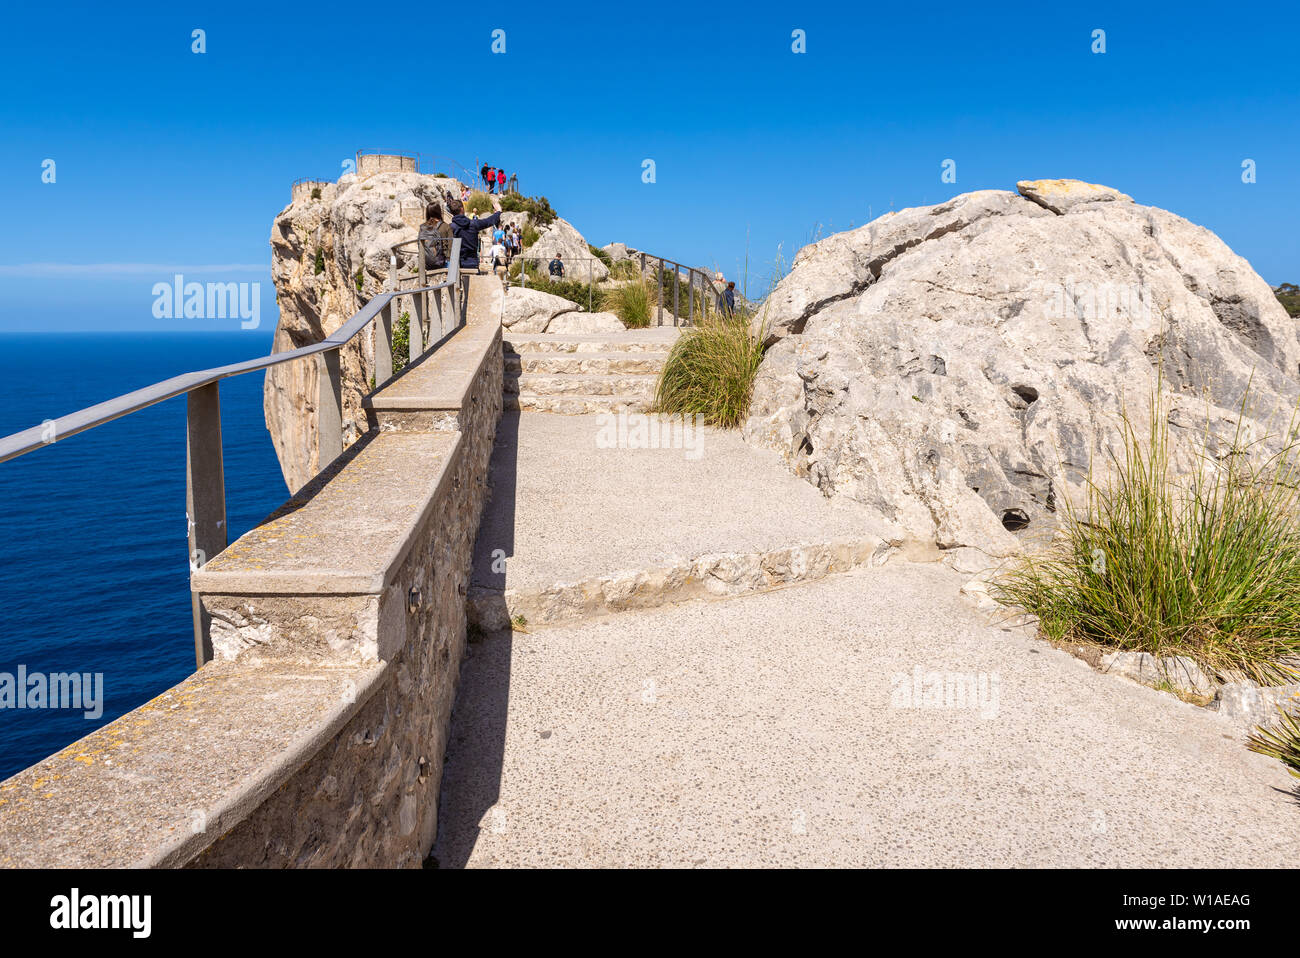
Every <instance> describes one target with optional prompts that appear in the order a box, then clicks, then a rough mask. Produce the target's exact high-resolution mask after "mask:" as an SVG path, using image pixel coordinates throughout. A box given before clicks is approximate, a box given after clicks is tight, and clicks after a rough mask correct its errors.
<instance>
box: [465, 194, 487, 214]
mask: <svg viewBox="0 0 1300 958" xmlns="http://www.w3.org/2000/svg"><path fill="white" fill-rule="evenodd" d="M465 212H466V213H473V214H474V215H475V216H477V215H478V214H480V213H491V212H492V197H490V196H488V195H487V194H486V193H484V192H482V191H480V190H475V191H474V192H473V193H471V194H470V195H469V199H468V200H466V201H465Z"/></svg>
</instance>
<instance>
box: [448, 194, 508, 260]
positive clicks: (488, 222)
mask: <svg viewBox="0 0 1300 958" xmlns="http://www.w3.org/2000/svg"><path fill="white" fill-rule="evenodd" d="M447 209H449V210H450V211H451V235H452V236H458V237H460V265H461V269H478V233H479V230H482V229H487V228H488V227H489V226H496V225H497V224H498V223H500V222H501V211H500V210H497V211H496V212H495V213H493V214H492V215H491V216H484V217H482V218H480V219H470V218H469V217H468V216H466V215H465V204H463V203H462V202H461V201H460V200H449V201H448V202H447Z"/></svg>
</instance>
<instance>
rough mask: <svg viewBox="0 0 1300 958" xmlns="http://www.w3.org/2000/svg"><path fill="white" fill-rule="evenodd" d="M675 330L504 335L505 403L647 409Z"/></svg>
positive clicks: (536, 408) (572, 411)
mask: <svg viewBox="0 0 1300 958" xmlns="http://www.w3.org/2000/svg"><path fill="white" fill-rule="evenodd" d="M676 338H677V330H675V329H672V328H670V327H657V328H654V329H645V330H627V331H625V332H620V333H604V334H573V335H550V334H546V333H531V334H516V333H511V332H510V331H509V330H506V332H505V333H504V335H503V345H504V353H503V356H504V359H503V362H504V364H505V377H504V390H505V407H506V408H507V409H517V410H521V411H528V412H549V413H557V414H560V415H568V416H576V415H583V414H586V413H598V412H629V413H631V412H649V411H650V409H651V407H652V406H653V402H654V393H655V387H656V385H657V384H658V381H659V374H660V372H662V370H663V367H664V363H665V362H667V360H668V355H669V352H670V350H671V349H672V344H673V343H674V342H675V341H676Z"/></svg>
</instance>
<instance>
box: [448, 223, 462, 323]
mask: <svg viewBox="0 0 1300 958" xmlns="http://www.w3.org/2000/svg"><path fill="white" fill-rule="evenodd" d="M447 279H448V280H449V281H450V282H451V285H450V286H449V287H447V288H448V290H450V292H451V321H452V323H454V324H455V325H454V326H453V328H459V327H460V323H461V314H460V309H461V305H460V304H461V299H462V297H461V295H460V237H459V236H456V237H453V239H452V241H451V256H450V257H448V259H447Z"/></svg>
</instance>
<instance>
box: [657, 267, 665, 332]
mask: <svg viewBox="0 0 1300 958" xmlns="http://www.w3.org/2000/svg"><path fill="white" fill-rule="evenodd" d="M655 289H656V290H657V291H658V295H657V296H656V298H655V309H656V310H657V312H656V316H657V317H658V318H657V319H656V321H655V325H656V326H662V325H663V324H664V261H663V260H660V261H659V268H658V269H656V270H655Z"/></svg>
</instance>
